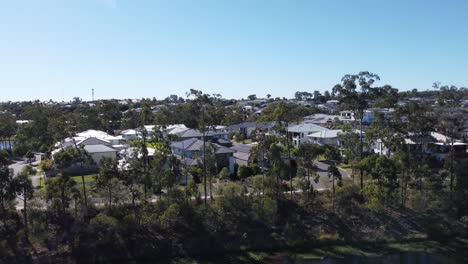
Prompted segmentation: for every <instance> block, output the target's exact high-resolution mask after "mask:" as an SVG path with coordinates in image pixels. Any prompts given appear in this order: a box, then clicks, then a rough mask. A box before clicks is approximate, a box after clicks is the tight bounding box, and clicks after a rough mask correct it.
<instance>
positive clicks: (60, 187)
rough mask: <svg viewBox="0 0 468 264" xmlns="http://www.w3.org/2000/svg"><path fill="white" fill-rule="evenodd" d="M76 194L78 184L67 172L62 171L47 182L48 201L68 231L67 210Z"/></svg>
mask: <svg viewBox="0 0 468 264" xmlns="http://www.w3.org/2000/svg"><path fill="white" fill-rule="evenodd" d="M74 193H76V182H75V181H74V180H73V179H72V178H71V177H70V175H68V174H67V173H66V172H65V170H61V173H59V175H58V176H56V177H55V178H52V179H48V180H47V181H46V198H47V201H50V202H51V203H52V209H53V212H54V213H55V212H57V213H58V214H59V216H60V218H61V219H62V225H63V227H64V228H65V229H66V230H68V217H67V209H68V208H69V206H70V201H71V198H72V195H73V194H74Z"/></svg>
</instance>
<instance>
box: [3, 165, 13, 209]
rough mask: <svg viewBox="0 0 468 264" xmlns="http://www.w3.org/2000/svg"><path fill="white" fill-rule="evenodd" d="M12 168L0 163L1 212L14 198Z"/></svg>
mask: <svg viewBox="0 0 468 264" xmlns="http://www.w3.org/2000/svg"><path fill="white" fill-rule="evenodd" d="M13 176H14V175H13V170H12V169H10V168H8V166H7V165H6V164H0V206H1V210H2V213H3V212H5V210H6V208H7V206H8V204H9V203H10V202H11V201H13V199H14V198H15V189H14V178H13Z"/></svg>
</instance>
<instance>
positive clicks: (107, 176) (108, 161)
mask: <svg viewBox="0 0 468 264" xmlns="http://www.w3.org/2000/svg"><path fill="white" fill-rule="evenodd" d="M119 178H120V172H119V168H118V162H117V160H116V159H113V158H107V157H104V158H102V159H101V161H100V165H99V173H98V174H96V177H95V183H96V187H98V188H100V189H103V190H105V191H106V192H107V199H108V200H107V201H108V206H109V209H112V191H113V189H114V187H115V186H116V184H117V181H118V180H119Z"/></svg>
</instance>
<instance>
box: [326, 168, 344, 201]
mask: <svg viewBox="0 0 468 264" xmlns="http://www.w3.org/2000/svg"><path fill="white" fill-rule="evenodd" d="M328 178H332V208H333V210H335V182H336V183H337V185H338V186H341V185H342V177H341V173H340V170H339V169H338V167H336V166H335V164H332V165H330V166H329V167H328Z"/></svg>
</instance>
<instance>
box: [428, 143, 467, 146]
mask: <svg viewBox="0 0 468 264" xmlns="http://www.w3.org/2000/svg"><path fill="white" fill-rule="evenodd" d="M435 144H436V145H439V146H450V145H451V144H450V143H444V142H437V143H435ZM453 145H454V146H466V145H468V144H466V143H462V142H453Z"/></svg>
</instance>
